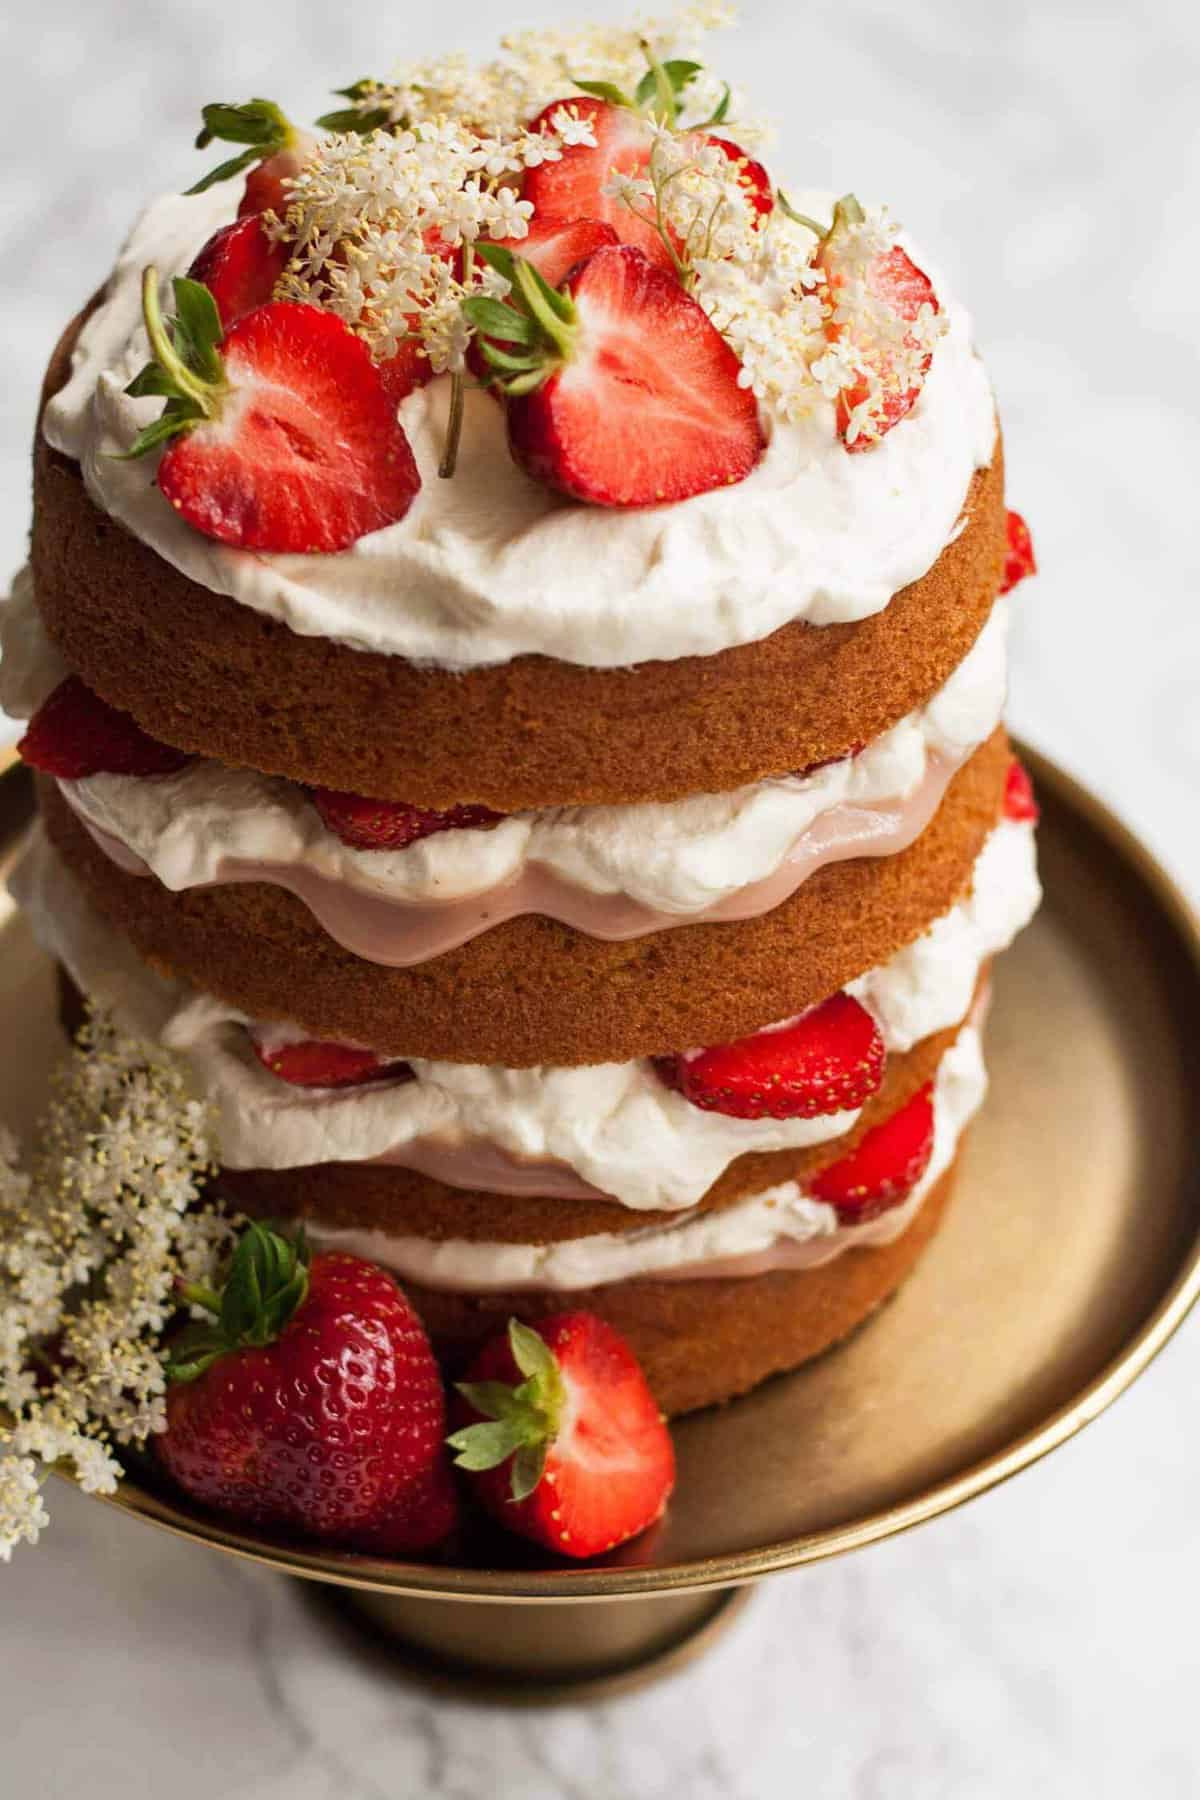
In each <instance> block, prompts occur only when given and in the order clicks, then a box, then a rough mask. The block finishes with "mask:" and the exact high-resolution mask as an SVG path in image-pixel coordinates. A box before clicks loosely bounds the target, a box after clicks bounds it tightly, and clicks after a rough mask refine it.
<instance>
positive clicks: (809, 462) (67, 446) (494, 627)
mask: <svg viewBox="0 0 1200 1800" xmlns="http://www.w3.org/2000/svg"><path fill="white" fill-rule="evenodd" d="M241 186H242V184H241V182H240V181H238V180H235V181H232V182H225V183H221V184H219V185H218V186H216V187H214V188H212V189H211V190H210V191H209V192H208V193H206V194H200V195H195V196H193V197H190V198H189V197H187V196H180V195H175V194H172V195H167V196H164V197H163V198H162V199H159V200H156V201H154V202H153V204H152V205H150V206H149V207H148V208H147V210H146V211H145V212H144V213H143V215H142V217H141V219H140V220H139V221H138V223H137V225H136V226H135V227H134V230H133V232H132V235H131V236H130V238H129V240H128V242H127V243H126V245H125V247H124V249H123V250H122V252H121V255H120V257H119V259H118V262H117V266H116V268H115V270H114V272H113V275H112V278H111V280H110V283H109V287H108V294H107V298H106V300H105V302H104V304H103V305H102V306H100V307H99V308H98V310H97V311H96V312H95V313H94V314H93V316H92V318H91V319H90V320H89V321H88V324H87V325H86V327H85V328H84V330H83V332H82V334H81V336H80V339H79V342H78V344H77V346H76V349H75V352H74V356H73V359H72V373H71V377H70V380H69V381H68V383H67V384H66V386H65V387H64V388H63V389H62V390H61V392H60V393H59V394H58V395H56V396H55V398H54V399H53V400H51V402H50V404H49V406H48V407H47V409H46V413H45V417H44V422H43V430H44V432H45V435H46V437H47V439H48V440H49V442H50V443H51V444H52V445H53V446H54V447H55V448H56V449H58V450H61V451H63V452H65V453H66V454H67V455H68V456H72V457H74V458H76V459H77V460H78V461H79V463H80V464H81V466H82V469H83V476H84V480H85V482H86V484H87V488H88V492H89V493H90V494H91V496H92V498H93V499H94V500H95V502H96V504H97V505H98V506H100V507H101V508H103V510H104V511H105V512H107V513H109V514H110V515H111V516H112V517H113V518H114V519H117V520H119V521H120V523H121V524H122V525H124V526H125V527H126V528H127V529H128V530H129V531H131V532H132V533H133V534H134V535H135V536H136V537H138V538H141V539H142V540H143V542H145V543H146V544H149V545H150V546H151V547H152V548H153V549H154V550H155V551H157V552H158V554H159V555H160V556H162V557H164V558H165V559H166V561H167V562H169V563H172V564H173V565H174V566H175V567H176V568H177V569H179V570H180V571H181V572H182V573H183V574H184V575H187V576H189V577H190V578H191V579H192V580H193V581H196V582H199V583H200V584H201V585H202V586H204V587H207V588H209V589H211V590H213V591H214V592H216V593H220V594H229V595H232V596H233V598H234V599H236V600H238V601H240V602H241V603H242V604H243V605H245V606H249V607H251V608H253V609H254V610H255V611H256V612H259V613H262V614H264V615H265V616H266V617H268V618H272V619H276V620H279V621H280V622H281V623H282V624H285V625H287V626H289V627H290V628H291V630H293V631H295V632H297V633H299V634H301V635H302V636H306V637H322V638H328V639H333V640H334V641H336V642H339V643H343V644H347V645H349V646H350V647H351V648H353V649H361V650H374V651H381V652H383V653H385V654H388V655H396V656H404V657H407V658H410V659H412V660H414V661H421V662H428V663H432V664H437V665H441V666H444V667H451V668H466V667H474V666H478V665H482V664H489V663H502V662H507V661H508V660H510V659H511V658H512V657H514V656H519V655H521V654H523V653H525V652H533V651H537V652H541V653H543V654H545V655H548V656H553V657H557V658H559V659H561V660H563V661H566V662H573V663H581V664H585V665H588V666H591V667H595V668H613V667H620V666H623V665H626V664H629V663H635V662H641V661H645V660H648V659H652V658H673V657H680V656H707V655H711V654H713V653H714V652H716V651H720V650H724V649H727V648H729V647H730V646H731V645H734V644H743V643H748V642H751V641H753V640H756V639H759V638H763V637H766V636H767V635H768V634H769V633H771V632H773V631H775V630H777V629H778V628H779V627H780V626H782V625H785V624H787V623H789V622H790V621H791V620H795V619H807V620H809V621H810V622H811V623H813V624H815V625H824V624H829V623H832V622H835V621H843V620H853V619H862V618H865V617H867V616H868V615H869V614H871V613H877V612H880V611H882V609H883V608H884V607H885V606H886V605H887V603H888V601H889V600H890V598H891V596H892V595H893V594H894V593H895V592H896V591H897V590H898V589H900V588H902V587H904V586H906V585H907V584H908V583H909V582H912V581H915V580H917V578H918V577H919V576H921V575H923V574H925V572H926V571H927V570H928V569H929V568H930V567H931V566H932V564H933V563H934V562H935V561H936V560H937V557H938V556H939V555H940V554H941V551H942V550H943V549H944V547H945V545H946V544H947V543H948V542H949V541H950V539H951V538H952V536H953V535H954V533H955V531H956V529H957V527H958V526H959V522H960V516H961V514H962V509H963V504H964V501H965V498H966V494H967V489H968V486H969V484H970V480H971V477H972V475H973V474H974V472H975V471H976V470H977V469H980V468H984V467H986V466H987V464H988V463H990V461H991V458H992V453H993V447H994V443H995V433H996V422H995V411H994V405H993V400H992V394H991V390H990V387H989V384H988V380H987V377H986V375H985V373H984V370H983V367H982V364H981V363H980V362H979V360H978V358H977V357H976V355H975V352H974V350H973V349H972V345H971V330H970V322H969V319H968V317H967V314H966V313H965V312H964V310H963V309H962V308H961V307H960V306H959V305H957V304H956V303H955V302H954V301H953V300H952V299H951V298H950V296H949V295H948V293H947V290H946V287H945V284H944V283H943V282H942V281H941V279H940V278H939V277H937V276H936V274H935V273H934V271H933V270H932V269H931V268H930V266H929V264H928V262H927V261H926V259H925V258H924V257H923V256H922V255H921V253H920V252H919V251H916V250H913V249H912V246H911V245H908V244H907V243H906V241H905V240H904V239H901V240H900V241H901V242H902V243H905V248H906V249H909V251H910V253H911V254H912V255H913V256H914V259H915V260H916V261H917V262H918V263H919V264H920V265H921V266H922V267H923V268H924V269H925V270H926V272H927V273H928V274H929V275H930V277H931V279H932V280H933V281H934V284H935V287H936V290H937V293H938V295H939V297H940V299H941V302H942V306H943V310H944V314H945V318H946V322H947V330H946V332H945V335H944V336H942V337H941V338H939V340H938V342H937V345H936V348H935V349H934V352H933V362H932V366H931V368H930V370H929V374H928V376H927V377H926V380H925V384H924V387H923V389H922V392H921V395H920V398H919V399H918V401H917V403H916V405H915V406H914V407H913V409H912V411H911V412H910V413H909V414H908V416H907V417H906V418H905V419H903V420H902V421H901V422H900V424H898V425H897V426H895V427H894V428H893V429H892V430H891V431H890V432H888V434H887V435H886V437H884V438H883V440H882V442H881V443H880V444H879V445H877V446H876V447H874V448H872V449H871V450H870V451H867V452H865V453H864V454H862V455H857V456H852V455H848V454H847V453H846V451H845V449H844V447H843V446H842V444H841V443H840V441H839V440H838V437H837V434H836V430H835V419H834V408H833V405H832V404H831V403H829V402H826V401H824V400H819V401H818V402H817V403H816V405H815V406H814V409H813V411H812V413H811V414H810V415H809V416H808V417H807V418H805V419H804V420H802V421H800V422H799V423H796V424H782V423H780V422H778V421H777V420H775V419H773V418H770V419H767V420H765V421H764V425H765V430H766V432H767V437H768V442H767V447H766V450H765V453H764V455H763V457H762V459H761V461H760V462H759V464H758V466H757V467H756V468H755V469H754V470H753V471H752V473H751V474H750V475H749V476H748V477H747V479H746V480H745V481H743V482H740V483H738V484H737V485H736V486H734V487H730V488H723V489H720V490H718V491H716V492H714V493H708V494H701V495H698V496H697V497H696V498H694V499H691V500H685V501H682V502H681V503H679V504H678V505H673V506H663V507H645V508H639V509H635V510H632V511H612V510H608V509H605V508H603V507H594V506H583V505H579V504H576V503H573V502H569V501H565V500H563V499H562V498H561V497H560V496H558V495H556V494H554V493H552V492H551V491H550V490H549V489H548V488H545V487H543V486H542V485H541V484H540V483H538V482H535V481H533V480H531V479H530V478H529V477H528V476H526V475H525V474H523V473H522V471H521V470H520V469H519V468H518V467H517V466H516V464H515V463H514V462H513V461H512V459H511V457H510V456H509V454H508V450H507V447H506V442H505V434H504V419H503V413H502V411H501V409H500V407H499V406H497V404H496V403H495V401H494V400H493V399H492V398H491V397H490V396H489V395H487V394H485V393H482V392H471V393H468V395H467V397H466V417H465V421H464V427H463V436H462V447H461V451H460V454H459V459H458V471H457V473H456V475H455V476H454V478H453V479H452V480H449V481H443V480H440V479H439V477H438V474H437V464H438V460H439V457H440V454H441V447H442V442H443V437H444V430H445V415H446V409H447V404H448V392H449V381H448V379H447V378H442V379H439V380H436V381H434V382H432V383H431V384H430V385H429V386H428V387H426V388H423V389H420V390H419V391H418V392H416V393H414V394H412V395H410V396H409V397H408V398H407V399H406V400H405V401H404V402H403V405H402V407H401V411H400V417H401V421H402V423H403V425H404V428H405V430H406V431H407V433H408V436H409V438H410V440H411V442H412V447H413V451H414V454H415V456H416V459H417V463H418V466H419V468H420V472H421V480H422V487H421V492H420V493H419V495H418V496H417V499H416V501H415V502H414V504H413V506H412V507H411V509H410V510H409V512H408V513H407V515H406V516H405V517H404V518H403V519H402V520H400V521H399V522H398V523H397V524H395V525H389V526H387V527H386V528H385V529H383V530H382V531H377V532H373V533H371V534H370V535H368V536H367V537H364V538H362V539H360V540H359V542H358V543H357V544H355V545H354V546H353V547H352V548H351V549H350V550H348V551H345V552H342V553H341V554H339V555H336V556H288V555H276V556H271V555H260V554H255V553H253V552H250V551H245V550H236V549H231V548H229V547H227V546H225V545H221V544H218V543H216V542H214V541H213V540H212V539H210V538H207V537H205V536H203V535H202V534H201V533H200V532H198V531H194V530H193V529H192V528H191V527H190V526H188V525H186V524H185V523H184V522H183V520H182V519H180V518H179V516H178V515H177V514H176V512H175V511H174V509H173V508H172V507H171V506H169V505H168V504H167V503H166V501H165V500H164V499H163V498H162V496H161V494H160V493H159V492H158V490H157V488H156V487H155V485H154V459H153V457H150V458H146V459H144V460H142V461H138V462H121V461H117V460H115V456H116V454H117V453H119V452H122V451H125V450H128V449H129V447H130V445H131V444H132V442H133V439H134V437H135V436H136V435H137V432H138V431H139V429H140V428H141V427H142V426H143V425H145V424H146V423H147V422H148V421H149V420H151V419H153V418H154V417H155V416H156V415H157V413H158V411H159V410H161V403H160V402H158V401H156V400H153V399H143V400H131V399H130V398H129V397H128V396H127V395H126V394H125V393H124V391H123V390H124V388H125V387H126V385H127V384H128V382H129V381H130V380H131V379H132V377H133V376H134V375H135V374H136V373H137V371H138V370H139V369H140V368H141V366H142V364H143V363H144V362H145V361H146V359H147V356H148V344H147V339H146V334H145V330H144V328H143V325H142V322H141V302H140V294H139V283H140V279H141V273H142V270H143V269H144V268H145V266H146V265H147V264H150V263H153V264H154V265H155V266H156V267H157V268H158V270H159V272H160V274H161V276H162V278H163V284H164V295H163V301H164V306H169V304H170V294H169V291H168V288H167V283H168V281H169V278H170V277H171V276H173V275H176V274H181V273H183V272H184V271H186V269H187V267H188V266H189V264H190V263H191V261H192V259H193V258H194V256H195V255H196V253H197V251H198V250H199V249H200V247H201V245H202V244H203V243H204V242H205V241H206V240H207V239H208V237H209V236H210V235H211V233H212V232H213V231H214V230H216V229H217V227H218V226H220V225H223V224H225V223H226V222H227V221H228V220H230V219H231V218H232V217H233V216H234V212H235V209H236V206H237V202H238V200H239V198H240V195H241ZM793 198H794V199H795V201H796V203H797V204H798V205H800V206H801V207H802V208H803V209H804V210H805V211H807V212H809V213H813V214H817V215H819V216H828V214H829V210H830V207H831V204H832V197H831V196H829V195H823V194H816V193H801V192H799V191H797V192H796V193H795V194H794V195H793Z"/></svg>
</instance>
